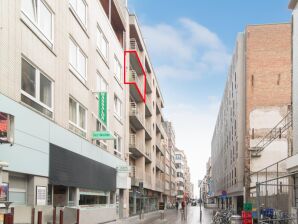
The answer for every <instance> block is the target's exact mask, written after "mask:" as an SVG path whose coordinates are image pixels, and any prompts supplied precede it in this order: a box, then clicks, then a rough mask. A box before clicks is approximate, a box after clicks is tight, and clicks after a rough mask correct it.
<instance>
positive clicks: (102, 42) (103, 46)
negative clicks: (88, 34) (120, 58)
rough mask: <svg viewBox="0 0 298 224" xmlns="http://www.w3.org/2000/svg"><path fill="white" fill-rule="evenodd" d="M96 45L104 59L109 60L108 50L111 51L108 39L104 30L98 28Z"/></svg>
mask: <svg viewBox="0 0 298 224" xmlns="http://www.w3.org/2000/svg"><path fill="white" fill-rule="evenodd" d="M96 45H97V49H98V50H99V52H100V53H101V54H102V56H103V57H104V59H105V60H106V61H107V60H108V49H109V43H108V41H107V38H106V37H105V35H104V34H103V32H102V30H101V29H100V28H99V27H97V35H96Z"/></svg>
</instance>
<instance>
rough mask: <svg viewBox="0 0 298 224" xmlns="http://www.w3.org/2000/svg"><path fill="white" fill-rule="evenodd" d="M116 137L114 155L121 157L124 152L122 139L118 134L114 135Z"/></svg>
mask: <svg viewBox="0 0 298 224" xmlns="http://www.w3.org/2000/svg"><path fill="white" fill-rule="evenodd" d="M114 135H115V140H114V154H115V155H117V156H119V157H120V156H121V154H122V150H121V148H122V147H121V137H120V136H119V135H118V134H117V133H114Z"/></svg>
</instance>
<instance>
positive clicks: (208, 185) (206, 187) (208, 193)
mask: <svg viewBox="0 0 298 224" xmlns="http://www.w3.org/2000/svg"><path fill="white" fill-rule="evenodd" d="M202 185H203V186H202V191H201V197H202V200H203V201H204V202H205V203H213V200H212V198H213V196H214V193H213V181H212V172H211V157H209V159H208V162H207V163H206V175H205V177H204V179H203V183H202Z"/></svg>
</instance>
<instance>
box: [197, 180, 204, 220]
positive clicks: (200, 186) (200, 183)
mask: <svg viewBox="0 0 298 224" xmlns="http://www.w3.org/2000/svg"><path fill="white" fill-rule="evenodd" d="M202 183H203V181H202V180H199V184H198V185H199V188H200V223H201V222H202Z"/></svg>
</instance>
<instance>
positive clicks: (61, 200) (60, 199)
mask: <svg viewBox="0 0 298 224" xmlns="http://www.w3.org/2000/svg"><path fill="white" fill-rule="evenodd" d="M53 191H54V192H53V193H54V195H53V206H54V207H63V206H67V202H68V200H67V187H65V186H54V189H53Z"/></svg>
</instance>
